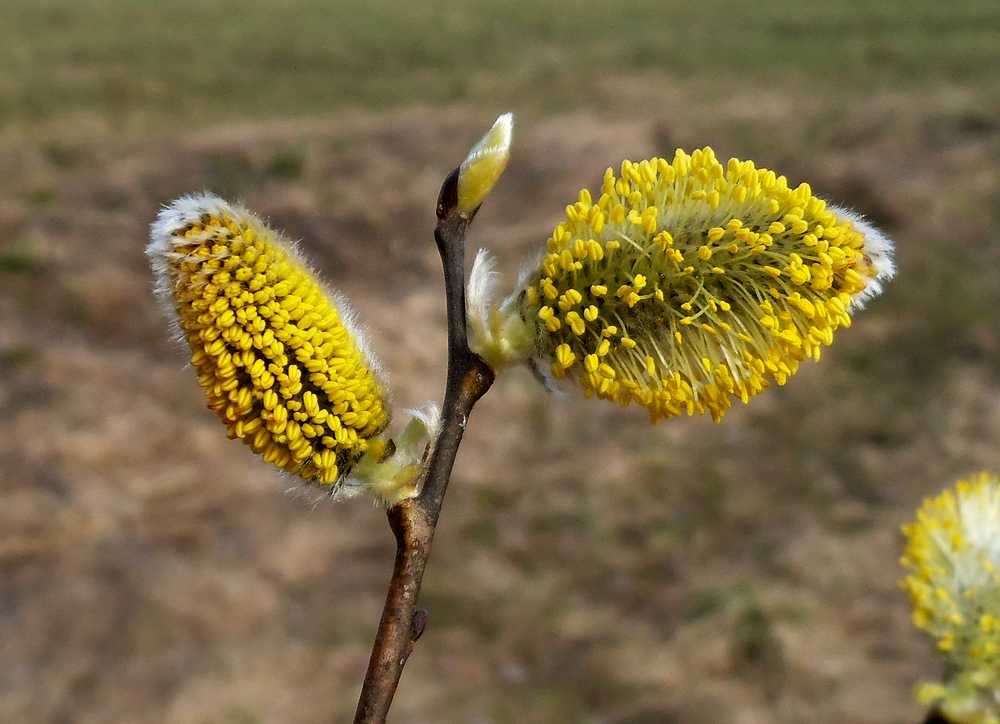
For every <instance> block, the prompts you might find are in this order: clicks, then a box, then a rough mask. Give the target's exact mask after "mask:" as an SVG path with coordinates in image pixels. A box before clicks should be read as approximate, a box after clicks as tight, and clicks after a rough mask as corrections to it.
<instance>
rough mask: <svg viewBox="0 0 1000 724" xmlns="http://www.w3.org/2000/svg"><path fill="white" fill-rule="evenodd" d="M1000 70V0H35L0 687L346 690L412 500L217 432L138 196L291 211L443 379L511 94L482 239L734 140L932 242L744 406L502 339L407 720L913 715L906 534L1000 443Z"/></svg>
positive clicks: (5, 100)
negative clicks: (475, 176) (629, 166)
mask: <svg viewBox="0 0 1000 724" xmlns="http://www.w3.org/2000/svg"><path fill="white" fill-rule="evenodd" d="M998 66H1000V4H997V3H996V2H995V0H963V1H961V2H953V3H949V4H944V5H943V4H941V3H936V2H930V0H912V1H905V0H885V1H883V2H879V3H874V2H856V1H853V0H834V1H832V2H823V3H819V2H808V3H803V2H794V1H793V0H759V1H758V2H755V3H740V2H735V1H734V0H705V1H703V2H698V3H683V2H677V1H674V0H658V1H655V2H654V1H653V0H632V1H631V2H621V3H607V2H598V0H578V1H576V2H573V3H562V2H554V1H552V0H532V1H531V2H527V1H525V2H510V1H508V2H500V1H499V0H473V1H471V2H462V3H459V2H454V1H451V2H446V1H445V0H410V1H409V2H406V3H402V2H391V1H390V0H367V1H365V2H362V0H339V1H338V2H334V3H331V2H325V1H324V2H321V1H320V0H298V1H295V0H269V1H266V2H265V1H264V0H257V1H253V2H236V0H218V1H216V2H210V1H209V2H205V1H201V2H195V0H172V1H171V2H165V3H146V2H141V1H140V0H72V1H71V0H5V1H4V2H3V3H0V178H3V179H4V183H3V184H2V185H0V662H2V666H0V720H2V721H5V722H7V721H9V722H32V723H36V722H39V723H44V722H52V723H53V724H55V723H57V722H81V723H87V722H95V723H96V722H101V723H102V724H103V723H105V722H133V721H142V722H159V721H162V722H169V723H171V724H173V723H175V722H176V723H188V722H191V723H194V722H233V723H236V722H240V723H245V722H261V723H264V722H268V723H269V722H275V723H285V722H303V723H308V722H320V721H329V720H330V716H331V712H332V713H333V715H334V717H335V720H337V721H347V720H349V718H350V715H351V713H352V712H353V708H354V704H355V699H356V694H357V691H358V688H359V687H360V683H361V679H362V677H363V672H364V668H365V664H366V661H367V653H368V648H369V646H370V642H371V637H372V635H373V634H374V629H375V625H376V623H377V620H378V614H379V611H380V608H381V603H382V597H383V595H384V586H385V583H386V582H387V579H388V575H389V570H390V563H391V556H392V540H391V536H390V534H389V531H388V529H387V527H386V525H385V522H384V516H383V515H382V513H381V512H380V511H379V510H377V509H375V508H374V507H373V506H372V505H371V504H370V503H369V502H368V501H352V502H348V503H344V504H338V505H331V504H327V503H320V504H318V505H314V506H311V505H308V504H305V503H303V501H302V500H301V499H300V497H301V496H296V495H294V494H293V495H289V494H287V493H286V492H285V491H286V489H287V488H288V487H289V486H291V485H293V482H294V481H291V480H288V479H282V478H280V477H279V476H278V475H277V474H276V473H274V472H272V471H271V469H270V468H268V467H267V466H265V465H263V464H262V463H260V461H259V460H256V459H254V458H253V456H252V455H251V454H250V453H249V452H248V451H247V450H246V449H245V448H243V447H242V446H240V445H237V444H236V443H232V442H230V441H228V440H226V439H225V435H224V431H223V429H222V427H221V425H219V424H218V422H217V420H216V419H215V418H214V416H213V415H212V413H210V412H209V411H207V410H205V409H204V405H203V401H202V396H201V392H200V390H199V389H198V388H197V385H196V384H195V380H194V379H193V375H192V374H191V371H190V369H185V368H184V363H185V355H184V354H183V352H182V351H181V350H180V349H179V348H178V347H177V346H176V345H175V344H173V343H172V342H171V340H169V339H168V336H167V332H166V323H165V322H164V320H163V319H162V317H161V316H160V315H159V313H158V310H157V309H156V306H155V303H154V301H153V299H152V297H151V295H150V293H149V290H150V286H151V279H150V274H149V272H148V268H147V265H146V261H145V259H144V256H143V251H142V250H143V246H144V242H145V236H146V229H147V228H148V224H149V223H150V221H151V220H152V219H153V218H154V217H155V214H156V211H157V209H158V208H159V206H160V205H161V204H162V203H164V202H166V201H168V200H170V199H172V198H174V197H176V196H178V195H180V194H181V193H184V192H187V191H191V190H197V189H202V188H207V189H211V190H213V191H216V192H218V193H221V194H224V195H227V196H230V197H234V198H238V199H241V200H243V201H244V202H246V203H247V204H248V205H250V206H251V207H252V208H255V209H257V210H258V211H260V212H261V213H262V214H264V215H266V216H268V217H269V218H270V219H271V220H272V221H273V222H274V223H275V225H276V226H278V227H279V228H284V229H286V230H287V233H288V234H289V235H290V236H292V237H295V238H302V239H303V241H302V245H303V247H304V249H305V251H306V252H307V253H308V254H309V255H310V256H311V258H313V259H315V260H316V263H317V266H318V267H319V268H320V269H321V270H322V271H323V273H324V274H325V275H327V277H329V278H330V280H331V282H332V284H333V285H334V286H336V287H338V288H341V289H343V290H344V291H345V292H347V294H348V295H349V296H350V297H351V299H352V301H353V302H354V304H355V306H356V307H357V308H358V309H359V311H360V313H361V315H362V317H363V319H364V320H365V323H366V324H367V325H368V326H369V328H370V331H371V336H372V338H373V344H374V346H375V348H376V350H377V351H378V353H379V354H380V356H381V357H382V358H383V360H384V362H385V363H386V366H387V367H388V368H389V370H390V373H391V380H392V384H393V389H394V395H395V398H396V404H397V408H398V409H403V408H405V407H409V406H414V405H418V404H421V403H422V402H423V401H425V400H427V399H430V398H438V397H439V396H440V394H441V391H442V389H443V374H444V332H443V330H444V320H443V300H442V296H441V291H440V272H439V270H438V261H437V255H436V251H435V249H434V246H433V243H432V241H431V236H430V232H431V229H432V225H433V205H434V201H435V199H436V194H437V188H438V185H439V184H440V181H441V179H442V178H443V176H444V174H446V173H447V172H448V171H449V170H450V169H451V168H452V167H453V166H454V165H455V164H457V163H458V162H459V161H460V160H461V158H462V156H463V155H464V153H465V152H466V151H467V149H468V148H469V147H470V145H471V144H472V143H473V142H474V141H475V140H476V139H477V138H478V137H479V136H480V135H481V133H482V132H483V131H484V130H485V129H486V128H487V127H488V126H489V124H490V123H491V122H492V120H493V119H494V118H495V117H496V115H498V114H499V113H501V112H503V111H506V110H513V111H514V112H515V114H516V117H517V127H516V131H515V146H514V156H513V159H512V161H511V165H510V167H509V169H508V171H507V173H506V175H505V176H504V178H503V180H502V181H501V183H500V184H499V186H498V188H497V189H496V190H495V192H494V194H493V195H492V196H491V197H490V199H489V201H488V203H487V205H486V207H485V208H484V210H483V212H482V213H481V214H480V216H479V218H478V219H477V223H476V227H475V229H474V233H473V239H472V243H473V244H480V245H484V246H489V247H491V248H492V249H494V250H495V251H496V252H497V254H498V255H499V256H500V258H501V261H502V263H503V265H504V267H505V268H506V269H507V270H508V271H509V273H510V275H511V276H513V275H514V274H515V273H516V269H517V268H518V265H519V264H520V260H521V259H522V258H524V257H525V256H529V255H530V254H532V252H533V250H534V249H536V248H537V247H538V245H539V244H541V243H542V242H544V240H545V238H546V237H547V236H548V234H549V232H550V231H551V228H552V226H553V225H554V224H555V223H556V221H558V219H559V217H560V215H561V213H562V212H561V210H562V208H563V207H564V206H565V204H566V203H569V202H570V201H572V200H573V199H574V198H575V197H576V194H577V192H578V191H579V189H580V188H581V187H582V186H584V185H587V186H590V187H591V188H594V187H596V186H597V185H598V183H599V180H600V178H601V176H602V174H603V171H604V169H605V168H606V167H607V166H609V165H612V166H617V165H618V163H619V162H620V160H621V159H622V158H624V157H630V158H633V159H638V158H639V157H646V156H649V155H654V154H671V153H672V152H673V149H674V148H675V147H676V146H683V147H685V148H687V149H689V150H690V149H691V148H692V147H697V146H701V145H705V144H711V145H712V146H713V147H715V148H716V150H717V152H718V153H719V155H720V156H722V157H726V156H729V155H734V156H738V157H740V158H753V159H755V160H756V161H757V162H758V163H759V164H761V165H764V166H767V167H769V168H774V169H776V170H777V171H778V172H780V173H784V174H786V175H787V176H788V177H789V178H790V180H792V181H793V182H799V181H808V182H809V183H811V184H812V186H813V188H814V189H815V190H817V191H818V192H819V193H821V194H822V195H824V196H826V197H828V198H830V199H832V200H834V201H836V202H839V203H843V204H847V205H851V206H855V207H857V208H859V209H860V210H861V211H863V212H864V213H866V214H867V215H868V216H870V217H871V218H872V219H873V220H874V221H875V222H876V223H878V224H880V225H882V226H883V227H884V228H885V229H886V230H888V231H889V232H890V234H892V235H893V236H894V237H895V238H896V239H897V242H898V247H899V265H900V275H899V278H898V279H897V280H896V281H894V282H893V283H891V284H890V285H889V287H888V289H887V293H886V294H885V296H884V297H883V298H882V299H879V300H876V301H875V302H874V303H872V304H871V305H870V308H869V309H867V310H866V311H865V312H864V313H863V314H861V315H859V316H858V317H857V320H856V323H855V325H854V327H853V328H852V329H850V330H845V331H843V332H842V333H841V334H840V335H839V338H838V342H837V344H836V345H834V347H832V348H831V349H830V350H829V351H828V352H827V353H826V354H825V355H824V357H823V359H822V360H821V361H820V362H819V363H818V364H808V365H806V366H804V368H803V369H802V370H801V372H800V373H799V374H798V375H796V377H794V378H792V380H791V381H790V382H789V383H788V385H787V386H786V387H784V388H780V389H775V390H772V391H770V392H769V393H767V394H766V395H764V396H762V397H760V398H758V399H756V400H754V401H753V403H752V404H751V405H749V406H747V407H742V406H741V407H740V408H739V409H734V410H733V411H731V412H730V413H729V414H728V415H727V417H726V420H725V421H724V423H723V424H721V425H713V424H712V423H711V421H710V420H702V419H681V420H674V421H669V422H665V423H663V424H661V425H659V426H657V427H650V426H649V425H648V423H647V421H646V416H645V415H644V414H643V412H642V411H641V410H639V409H620V408H618V407H616V406H614V405H609V404H606V403H599V402H595V401H583V400H579V399H576V398H575V397H574V396H572V395H570V396H567V397H566V398H564V399H559V398H553V397H547V396H545V395H544V394H543V393H542V392H541V390H540V389H539V388H538V386H537V385H536V384H535V382H534V381H533V380H532V379H531V378H530V376H529V375H528V374H526V373H522V372H520V371H515V372H511V373H509V374H506V375H504V376H503V377H502V378H501V380H500V381H499V382H498V384H497V386H496V387H495V388H494V389H493V390H492V391H491V392H490V394H489V395H488V396H487V397H486V398H485V399H484V401H483V402H482V403H481V407H479V408H477V412H476V414H475V416H474V417H473V420H472V421H471V423H470V427H469V433H468V437H467V442H466V444H465V447H464V449H463V453H462V454H461V455H460V457H459V461H458V467H457V472H456V476H455V479H454V481H453V487H452V489H451V492H450V493H449V500H448V502H447V504H446V506H445V510H444V515H443V518H442V524H441V528H440V529H439V533H438V540H437V543H436V551H435V555H434V558H433V560H432V562H431V569H430V572H429V574H428V579H427V581H426V583H425V602H426V606H427V607H428V608H429V609H430V622H429V625H428V630H427V635H426V636H425V637H424V638H423V639H422V640H421V642H420V644H419V646H418V648H417V650H416V653H415V654H414V656H413V657H412V659H411V661H410V663H409V666H408V668H407V671H406V673H405V674H404V678H403V683H402V686H401V688H400V691H399V694H398V696H397V702H396V705H395V709H394V711H395V717H396V719H397V720H398V721H408V722H428V723H437V722H462V723H466V722H489V723H491V724H492V723H493V722H496V723H498V724H500V723H504V722H519V723H520V722H526V723H527V724H535V723H538V724H541V723H543V722H544V723H548V722H553V723H555V722H577V721H579V722H595V723H596V722H602V723H608V724H611V723H613V724H652V723H654V722H655V723H659V722H720V723H724V722H741V723H742V722H775V721H777V722H803V721H809V722H819V723H822V722H856V723H859V724H860V723H862V722H899V723H900V724H906V723H909V722H916V721H919V719H920V717H921V715H922V713H921V710H920V707H918V706H917V705H915V704H914V703H913V702H912V701H911V699H910V693H909V692H910V687H911V685H912V684H913V682H914V681H915V680H916V679H917V678H919V677H922V676H923V677H927V676H933V675H936V673H937V668H936V666H937V664H936V662H935V660H934V657H933V654H932V652H931V650H930V646H929V645H928V644H926V643H925V642H924V641H923V640H922V639H921V638H920V637H919V636H918V634H917V633H916V632H915V631H914V630H913V629H912V627H911V626H910V624H909V621H908V616H909V609H908V604H907V602H906V601H905V599H904V596H903V594H902V592H901V591H900V590H899V589H898V585H897V579H898V578H899V575H900V571H899V568H898V564H897V557H898V555H899V551H900V538H899V535H898V527H899V524H900V523H902V522H904V521H905V520H907V519H908V518H910V517H911V516H912V515H913V511H914V510H915V508H916V506H917V504H918V503H919V501H920V499H921V498H922V497H923V496H925V495H928V494H931V493H936V492H937V491H938V490H939V489H940V488H942V487H944V486H945V485H946V484H949V483H950V482H952V481H953V480H954V479H955V478H957V477H959V476H963V475H966V474H969V473H972V472H975V471H978V470H979V469H983V468H992V469H994V470H1000V453H998V449H1000V445H998V441H1000V388H998V382H1000V362H998V360H1000V312H998V307H997V303H996V300H997V299H998V297H1000V281H998V276H997V273H996V271H995V270H996V269H997V268H998V267H1000V231H998V229H1000V76H998V75H997V73H996V68H997V67H998Z"/></svg>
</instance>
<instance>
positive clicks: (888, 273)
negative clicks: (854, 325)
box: [827, 205, 896, 311]
mask: <svg viewBox="0 0 1000 724" xmlns="http://www.w3.org/2000/svg"><path fill="white" fill-rule="evenodd" d="M827 208H828V209H829V210H830V211H831V212H833V213H834V214H836V215H837V217H838V218H845V219H849V220H850V221H851V223H852V224H854V228H855V229H857V230H858V231H860V232H861V233H862V234H863V235H864V237H865V245H864V254H865V258H866V261H868V262H869V263H870V264H871V265H872V266H873V267H874V268H875V272H876V274H875V278H874V279H868V280H867V285H866V286H865V288H864V290H862V291H861V292H860V293H859V294H858V295H857V296H855V297H854V299H853V300H851V311H857V310H860V309H863V308H864V306H865V304H867V303H868V300H870V299H873V298H875V297H877V296H878V295H879V294H881V293H882V285H883V284H885V282H887V281H889V280H890V279H892V278H893V277H894V276H895V275H896V264H895V262H894V261H893V258H892V255H893V251H894V249H893V244H892V240H891V239H890V238H889V237H888V236H886V235H885V234H884V233H883V232H882V230H881V229H879V228H878V227H877V226H875V225H874V224H872V223H871V222H869V221H868V220H867V219H866V218H865V217H864V216H862V215H861V214H859V213H858V212H857V211H852V210H851V209H845V208H842V207H840V206H833V205H831V206H828V207H827Z"/></svg>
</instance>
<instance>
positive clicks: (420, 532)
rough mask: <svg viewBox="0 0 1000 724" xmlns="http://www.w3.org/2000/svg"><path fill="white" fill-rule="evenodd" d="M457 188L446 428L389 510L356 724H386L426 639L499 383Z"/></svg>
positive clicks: (447, 227) (443, 219) (448, 240)
mask: <svg viewBox="0 0 1000 724" xmlns="http://www.w3.org/2000/svg"><path fill="white" fill-rule="evenodd" d="M457 189H458V169H455V171H453V172H452V173H451V174H450V175H449V176H448V178H447V179H445V182H444V185H443V186H442V187H441V195H440V197H439V199H438V207H437V217H438V224H437V228H436V229H435V231H434V238H435V240H436V241H437V245H438V251H439V252H440V254H441V263H442V264H443V266H444V283H445V293H446V297H447V306H448V382H447V388H446V390H445V396H444V403H443V406H442V414H441V428H440V430H439V431H438V435H437V437H436V439H435V440H434V441H432V443H431V446H430V453H429V455H428V456H427V459H426V462H425V465H424V469H423V470H422V472H421V488H420V490H421V492H420V495H419V496H418V497H416V498H413V499H411V500H405V501H403V502H401V503H398V504H396V505H394V506H393V507H392V508H390V509H389V511H388V518H389V526H390V527H391V528H392V532H393V535H394V536H395V537H396V561H395V564H394V565H393V570H392V579H391V581H390V583H389V592H388V594H387V595H386V599H385V608H384V609H383V610H382V619H381V621H380V622H379V626H378V632H377V633H376V635H375V643H374V645H373V646H372V655H371V659H370V661H369V663H368V672H367V674H366V675H365V682H364V684H363V686H362V688H361V697H360V699H359V701H358V709H357V712H356V713H355V715H354V722H355V724H382V722H384V721H385V718H386V716H387V715H388V713H389V707H390V706H391V704H392V698H393V695H394V694H395V693H396V687H397V686H398V684H399V677H400V675H401V674H402V673H403V667H404V666H405V665H406V660H407V658H408V657H409V655H410V653H411V652H412V651H413V644H414V643H415V642H416V640H417V639H418V638H420V634H421V633H423V629H424V624H425V623H426V621H427V613H426V612H425V611H418V610H417V607H416V604H417V597H418V595H419V594H420V584H421V581H422V580H423V576H424V570H425V568H426V567H427V559H428V557H429V556H430V551H431V540H432V539H433V538H434V530H435V528H436V527H437V522H438V517H439V516H440V514H441V504H442V503H443V502H444V494H445V491H446V490H447V488H448V481H449V479H450V478H451V471H452V468H453V466H454V464H455V456H456V455H457V454H458V446H459V444H460V443H461V441H462V435H463V434H464V433H465V426H466V424H467V423H468V420H469V414H470V413H471V412H472V407H473V406H474V405H475V404H476V401H477V400H479V398H480V397H482V396H483V395H484V394H486V391H487V390H489V388H490V385H492V384H493V370H492V369H490V367H489V366H488V365H487V364H486V363H485V362H483V360H482V359H481V358H480V357H479V356H478V355H476V354H475V353H473V352H472V350H471V349H469V342H468V337H467V334H466V328H465V235H466V232H467V231H468V228H469V224H471V223H472V218H473V217H474V216H475V213H476V212H475V211H472V212H471V213H465V212H461V211H459V210H458V209H457V206H456V205H457V198H458V196H457V193H458V191H457Z"/></svg>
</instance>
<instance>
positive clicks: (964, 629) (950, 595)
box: [901, 473, 1000, 724]
mask: <svg viewBox="0 0 1000 724" xmlns="http://www.w3.org/2000/svg"><path fill="white" fill-rule="evenodd" d="M903 534H904V535H905V536H906V549H905V552H904V554H903V558H902V560H901V562H902V564H903V566H904V567H905V568H906V569H907V571H908V573H909V575H907V577H906V579H905V580H904V581H903V588H905V589H906V591H907V592H908V593H909V594H910V599H911V601H912V603H913V623H914V624H915V625H916V626H917V628H919V629H920V630H921V631H924V632H925V633H927V634H928V635H929V636H930V637H931V638H932V639H934V641H935V642H936V644H937V648H938V651H939V652H940V653H941V655H942V656H943V657H944V658H945V659H946V661H947V662H948V666H947V672H948V674H947V679H946V681H945V682H944V683H936V682H935V683H924V684H921V685H920V686H919V687H918V688H917V696H918V698H919V699H920V700H921V701H922V702H923V703H925V704H928V705H933V706H937V707H939V708H940V709H941V710H942V712H943V713H944V714H945V715H946V716H947V718H948V719H949V721H955V722H963V723H969V724H996V723H997V722H998V721H1000V704H998V703H997V702H998V699H997V693H998V692H1000V547H998V545H997V538H998V535H1000V478H998V477H997V476H996V475H991V474H989V473H981V474H979V475H976V476H974V477H972V478H970V479H968V480H961V481H959V482H958V483H957V484H956V486H955V487H954V489H950V490H946V491H945V492H943V493H941V494H940V495H938V496H937V497H936V498H930V499H928V500H925V501H924V504H923V506H922V507H921V508H920V510H918V511H917V519H916V521H914V522H913V523H911V524H909V525H906V526H903Z"/></svg>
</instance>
